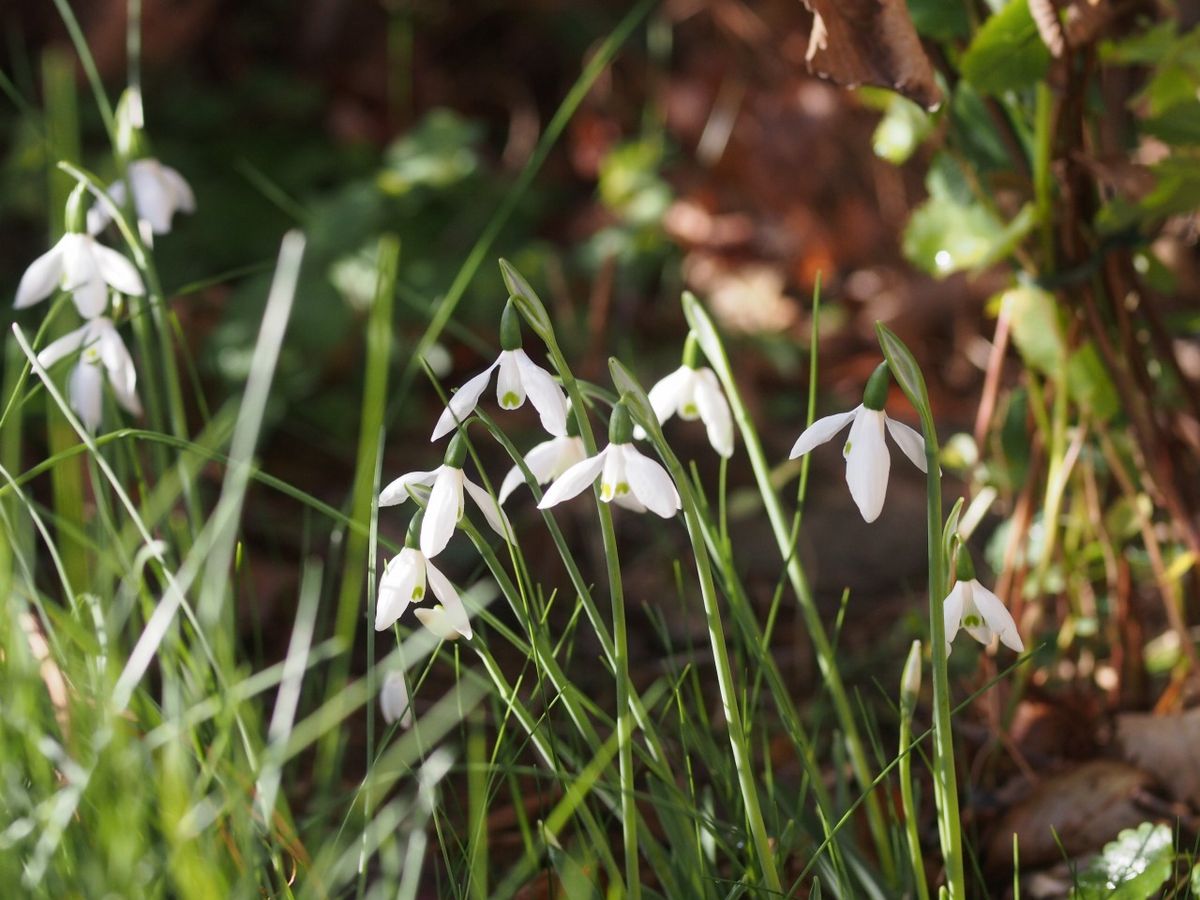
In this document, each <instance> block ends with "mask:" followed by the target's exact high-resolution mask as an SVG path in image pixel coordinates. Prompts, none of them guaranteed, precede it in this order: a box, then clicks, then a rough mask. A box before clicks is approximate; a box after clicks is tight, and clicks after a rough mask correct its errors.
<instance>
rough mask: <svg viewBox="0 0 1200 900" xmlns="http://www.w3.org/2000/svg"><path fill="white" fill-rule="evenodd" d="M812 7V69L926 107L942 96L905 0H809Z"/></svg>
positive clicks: (833, 78) (809, 65)
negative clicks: (902, 96) (896, 92)
mask: <svg viewBox="0 0 1200 900" xmlns="http://www.w3.org/2000/svg"><path fill="white" fill-rule="evenodd" d="M804 2H805V5H806V6H807V7H808V8H809V9H810V10H811V11H812V13H813V16H814V17H815V18H814V20H813V27H812V34H811V35H810V37H809V41H808V55H807V61H808V68H809V71H810V72H813V73H814V74H817V75H820V76H822V77H824V78H829V79H831V80H832V81H836V82H837V83H838V84H842V85H845V86H846V87H857V86H859V85H862V84H869V85H873V86H875V87H884V88H889V89H891V90H894V91H898V92H899V93H901V94H903V95H904V96H905V97H908V98H909V99H910V100H913V101H915V102H917V103H919V104H921V105H922V106H924V107H925V108H926V109H933V108H934V107H936V106H937V105H938V104H940V103H941V102H942V91H941V88H939V87H938V85H937V82H936V81H934V78H933V66H932V65H931V64H930V62H929V57H928V56H926V55H925V49H924V48H923V47H922V46H921V39H920V38H919V37H918V36H917V30H916V28H914V27H913V23H912V19H911V18H909V14H908V7H907V6H906V5H905V3H904V0H804Z"/></svg>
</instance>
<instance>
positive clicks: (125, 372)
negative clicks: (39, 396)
mask: <svg viewBox="0 0 1200 900" xmlns="http://www.w3.org/2000/svg"><path fill="white" fill-rule="evenodd" d="M80 349H82V351H83V352H82V353H81V354H80V356H79V362H77V363H76V364H75V368H74V369H73V370H72V371H71V377H70V380H69V382H68V383H67V396H68V398H69V399H70V401H71V408H72V409H73V410H75V412H76V413H78V415H79V418H80V419H81V420H82V421H83V424H84V425H85V426H87V428H88V430H90V431H95V430H96V429H97V428H98V427H99V426H100V421H101V418H102V413H103V409H104V376H105V375H107V376H108V383H109V384H110V385H111V386H112V390H113V394H114V395H115V396H116V398H117V402H118V403H120V404H121V406H122V407H124V409H125V410H126V411H127V412H129V413H131V414H132V415H135V416H140V415H141V414H142V404H141V402H140V401H139V400H138V395H137V390H136V388H137V372H136V371H135V369H134V368H133V358H132V357H131V356H130V355H129V351H128V350H127V349H126V348H125V344H124V342H123V341H122V340H121V336H120V335H119V334H118V333H117V329H116V326H115V325H113V323H112V320H110V319H107V318H104V317H102V316H101V317H99V318H95V319H90V320H88V321H87V322H85V323H84V324H83V325H82V326H81V327H79V328H76V329H75V330H74V331H71V332H69V333H67V334H64V335H63V336H62V337H60V338H59V339H58V340H56V341H52V342H51V343H50V344H48V345H47V346H46V347H45V348H44V349H43V350H42V351H41V352H40V353H39V354H38V357H37V359H38V364H39V365H41V366H42V367H43V368H45V369H49V368H50V367H51V366H53V365H54V364H55V363H57V362H58V361H59V360H61V359H63V358H65V357H67V356H69V355H70V354H72V353H74V352H76V351H78V350H80Z"/></svg>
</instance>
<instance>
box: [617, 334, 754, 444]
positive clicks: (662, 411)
mask: <svg viewBox="0 0 1200 900" xmlns="http://www.w3.org/2000/svg"><path fill="white" fill-rule="evenodd" d="M696 353H697V347H696V340H695V338H694V337H693V336H692V335H690V334H689V335H688V339H687V343H686V344H685V345H684V349H683V365H681V366H680V367H679V368H678V369H676V370H675V371H674V372H672V373H671V374H670V375H668V376H667V377H665V378H663V379H662V380H661V381H659V382H658V383H657V384H655V385H654V387H652V388H650V405H651V406H652V407H654V414H655V416H657V417H658V421H659V422H660V423H662V422H666V421H667V419H669V418H671V416H673V415H678V416H679V418H681V419H683V420H684V421H688V422H691V421H694V420H696V419H700V421H702V422H703V423H704V427H705V429H706V430H707V432H708V442H709V443H710V444H712V447H713V449H714V450H716V451H717V453H719V454H721V456H723V457H725V458H726V459H728V458H729V457H731V456H733V416H732V415H731V414H730V412H729V403H728V401H727V400H726V399H725V394H724V392H722V390H721V382H719V381H718V380H717V376H716V375H715V374H714V373H713V370H712V369H710V368H708V367H707V366H697V365H696ZM633 434H634V437H636V438H637V439H638V440H643V439H644V438H645V437H646V432H645V430H643V429H642V428H641V427H638V428H635V429H634V432H633Z"/></svg>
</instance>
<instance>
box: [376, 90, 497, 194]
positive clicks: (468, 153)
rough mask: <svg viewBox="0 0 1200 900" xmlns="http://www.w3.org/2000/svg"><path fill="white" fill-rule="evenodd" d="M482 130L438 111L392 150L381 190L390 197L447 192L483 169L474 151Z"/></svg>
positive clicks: (387, 154) (386, 159)
mask: <svg viewBox="0 0 1200 900" xmlns="http://www.w3.org/2000/svg"><path fill="white" fill-rule="evenodd" d="M482 132H483V129H482V126H480V125H479V124H478V123H476V122H468V121H467V120H466V119H463V118H462V117H461V116H459V115H458V114H457V113H455V112H453V111H452V110H449V109H435V110H433V111H431V112H430V113H429V114H428V115H426V116H425V118H423V119H422V120H421V122H420V124H418V125H417V127H416V128H414V129H413V130H412V131H410V132H408V133H407V134H405V135H404V136H403V137H401V138H400V139H399V140H397V141H396V142H395V143H394V144H392V145H391V146H390V147H388V149H387V151H386V152H385V154H384V166H383V170H382V171H381V172H380V173H379V187H380V188H381V189H382V190H383V191H385V192H386V193H389V194H405V193H408V192H409V191H412V190H414V189H416V188H420V187H429V188H446V187H449V186H451V185H453V184H456V183H458V182H460V181H463V180H464V179H466V178H469V177H470V176H471V175H473V174H475V172H476V171H477V170H478V169H479V157H478V154H476V152H475V150H474V149H473V146H472V145H473V144H476V143H478V141H479V139H480V137H481V136H482Z"/></svg>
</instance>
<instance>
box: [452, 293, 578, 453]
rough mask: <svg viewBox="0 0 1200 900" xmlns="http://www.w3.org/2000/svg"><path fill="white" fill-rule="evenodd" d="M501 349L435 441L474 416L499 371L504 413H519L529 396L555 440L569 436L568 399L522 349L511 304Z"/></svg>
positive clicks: (458, 394) (456, 402)
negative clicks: (567, 434)
mask: <svg viewBox="0 0 1200 900" xmlns="http://www.w3.org/2000/svg"><path fill="white" fill-rule="evenodd" d="M500 346H501V347H502V348H503V349H502V350H501V351H500V355H499V356H498V357H497V358H496V361H495V362H494V363H492V364H491V365H490V366H488V367H487V368H486V369H484V370H483V371H482V372H480V373H479V374H478V375H476V376H475V377H474V378H469V379H468V380H467V383H466V384H464V385H463V386H462V387H460V388H459V389H458V390H457V391H455V392H454V396H453V397H451V398H450V402H449V403H448V404H446V408H445V409H444V410H443V411H442V414H441V416H440V417H439V418H438V420H437V425H436V426H435V427H434V429H433V436H432V437H431V438H430V440H431V441H436V440H438V439H439V438H442V437H445V436H446V435H447V434H449V433H450V432H451V431H453V430H454V427H455V426H456V425H457V424H458V423H460V422H462V421H464V420H465V419H466V418H467V416H469V415H470V414H471V411H472V410H474V409H475V407H476V406H477V405H478V403H479V398H480V397H482V396H483V392H484V390H486V389H487V386H488V382H490V381H491V380H492V372H493V371H495V369H497V368H499V369H500V374H499V375H498V376H497V377H496V400H497V401H498V402H499V404H500V408H501V409H517V408H518V407H520V406H521V405H522V404H523V403H524V402H525V398H526V397H527V396H528V397H529V401H530V402H531V403H532V404H533V408H534V409H536V410H537V413H538V416H539V417H540V418H541V420H542V427H543V428H545V429H546V431H547V432H549V433H550V434H552V435H554V436H555V437H562V436H563V435H565V434H566V433H567V396H566V394H564V393H563V389H562V388H561V387H559V386H558V382H556V381H555V380H554V376H552V375H551V374H550V373H549V372H547V371H546V370H545V369H543V368H542V367H541V366H539V365H538V364H537V363H535V362H534V361H533V360H531V359H530V358H529V356H528V354H526V353H525V351H524V350H522V349H521V320H520V315H519V314H518V313H517V311H516V309H515V308H514V307H513V305H512V303H511V302H509V303H507V304H506V305H505V307H504V313H503V314H502V315H501V317H500Z"/></svg>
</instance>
